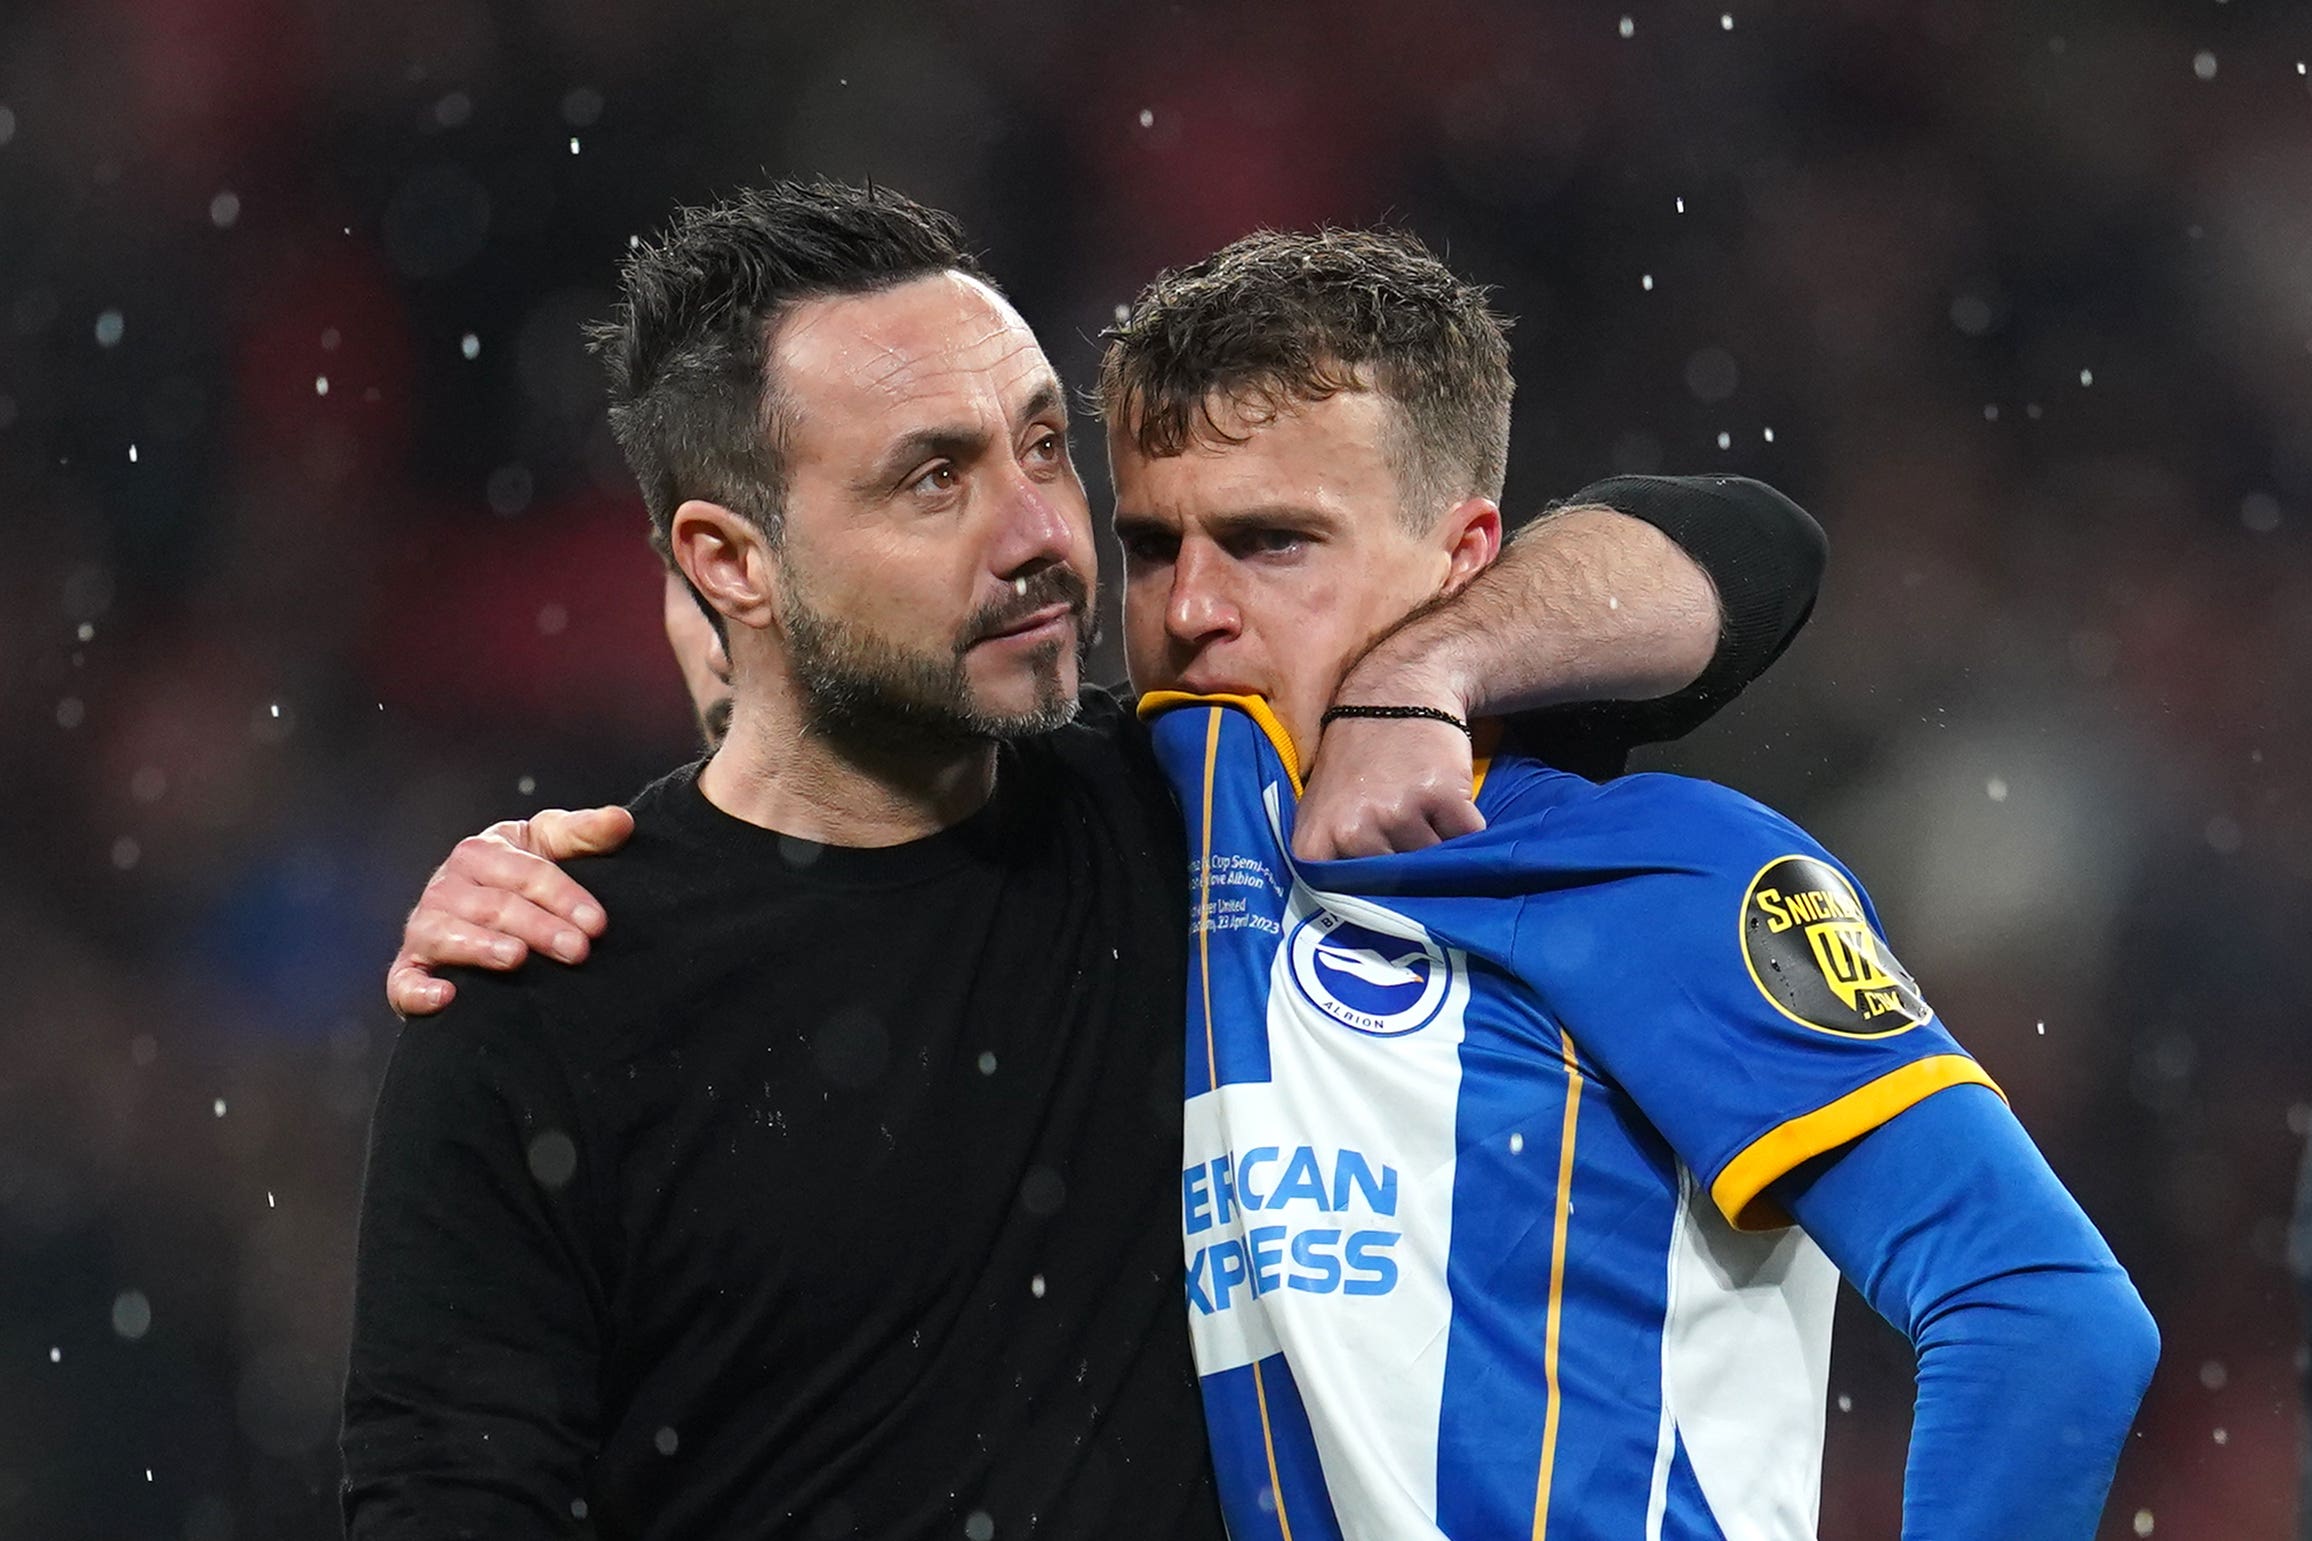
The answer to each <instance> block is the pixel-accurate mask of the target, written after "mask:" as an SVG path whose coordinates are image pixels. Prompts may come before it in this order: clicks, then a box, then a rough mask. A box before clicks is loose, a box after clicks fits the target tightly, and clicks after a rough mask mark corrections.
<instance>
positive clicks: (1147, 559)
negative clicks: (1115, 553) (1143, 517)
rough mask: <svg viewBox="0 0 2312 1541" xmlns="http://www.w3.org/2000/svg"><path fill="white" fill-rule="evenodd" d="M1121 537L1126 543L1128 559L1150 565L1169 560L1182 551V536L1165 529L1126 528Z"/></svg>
mask: <svg viewBox="0 0 2312 1541" xmlns="http://www.w3.org/2000/svg"><path fill="white" fill-rule="evenodd" d="M1119 538H1120V539H1121V540H1122V541H1123V543H1124V558H1125V560H1126V561H1129V562H1134V563H1138V564H1143V565H1148V564H1155V563H1162V562H1169V561H1171V560H1172V559H1173V558H1174V557H1175V556H1177V555H1178V554H1179V552H1180V537H1178V536H1177V535H1172V534H1169V533H1167V532H1165V531H1163V530H1125V531H1123V532H1122V533H1121V534H1120V536H1119Z"/></svg>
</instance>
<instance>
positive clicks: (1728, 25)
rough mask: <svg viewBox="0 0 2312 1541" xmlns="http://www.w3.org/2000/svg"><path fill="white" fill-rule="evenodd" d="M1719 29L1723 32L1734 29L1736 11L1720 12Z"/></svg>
mask: <svg viewBox="0 0 2312 1541" xmlns="http://www.w3.org/2000/svg"><path fill="white" fill-rule="evenodd" d="M1718 30H1719V31H1721V32H1731V31H1733V30H1734V13H1733V12H1732V11H1725V12H1721V13H1720V14H1719V17H1718Z"/></svg>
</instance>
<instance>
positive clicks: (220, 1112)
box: [209, 1097, 225, 1118]
mask: <svg viewBox="0 0 2312 1541" xmlns="http://www.w3.org/2000/svg"><path fill="white" fill-rule="evenodd" d="M209 1111H210V1112H212V1113H214V1114H216V1115H217V1116H218V1117H219V1118H223V1117H224V1116H225V1099H224V1098H222V1097H219V1098H218V1099H217V1100H216V1101H215V1102H212V1103H210V1104H209Z"/></svg>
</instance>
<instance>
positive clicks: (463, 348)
mask: <svg viewBox="0 0 2312 1541" xmlns="http://www.w3.org/2000/svg"><path fill="white" fill-rule="evenodd" d="M458 351H459V352H460V353H462V354H464V355H465V356H466V357H467V358H470V359H477V358H480V357H481V356H482V340H481V339H480V338H479V337H476V336H475V335H474V334H473V333H471V332H468V333H466V335H465V336H463V337H461V338H459V339H458Z"/></svg>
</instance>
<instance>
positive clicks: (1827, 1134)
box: [1710, 1054, 2007, 1231]
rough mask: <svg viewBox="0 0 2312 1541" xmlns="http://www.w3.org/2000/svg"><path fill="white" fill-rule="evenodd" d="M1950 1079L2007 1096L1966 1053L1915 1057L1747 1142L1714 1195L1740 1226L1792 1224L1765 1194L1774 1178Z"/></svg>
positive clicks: (1714, 1185) (1758, 1228) (1946, 1084)
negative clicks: (1835, 1099)
mask: <svg viewBox="0 0 2312 1541" xmlns="http://www.w3.org/2000/svg"><path fill="white" fill-rule="evenodd" d="M1952 1086H1987V1087H1989V1088H1990V1089H1991V1090H1992V1091H1994V1092H1999V1095H2000V1096H2001V1097H2002V1098H2004V1097H2005V1096H2006V1095H2007V1094H2006V1093H2005V1092H2001V1091H1999V1085H1998V1083H1997V1082H1995V1081H1993V1080H1992V1079H1991V1078H1990V1076H1988V1075H1986V1074H1985V1073H1984V1071H1983V1067H1982V1066H1981V1065H1978V1064H1976V1063H1975V1062H1974V1061H1973V1060H1971V1059H1969V1058H1968V1057H1967V1056H1966V1055H1964V1054H1938V1055H1935V1056H1934V1057H1933V1058H1931V1059H1915V1060H1912V1061H1911V1062H1910V1063H1909V1064H1907V1065H1904V1066H1901V1067H1900V1068H1898V1069H1895V1070H1890V1071H1888V1072H1887V1073H1886V1074H1885V1075H1882V1076H1880V1077H1879V1078H1878V1079H1877V1080H1875V1081H1871V1082H1868V1083H1866V1084H1865V1085H1862V1086H1858V1087H1856V1088H1855V1089H1854V1090H1853V1091H1851V1092H1848V1093H1847V1094H1846V1095H1845V1096H1843V1097H1841V1098H1839V1099H1838V1100H1837V1101H1836V1102H1833V1103H1829V1104H1827V1105H1826V1106H1823V1107H1819V1108H1816V1109H1815V1110H1814V1111H1813V1112H1811V1113H1806V1114H1802V1115H1800V1116H1799V1117H1797V1118H1794V1119H1791V1120H1790V1121H1789V1122H1788V1123H1784V1124H1778V1125H1776V1126H1775V1127H1774V1128H1772V1129H1769V1130H1767V1131H1766V1132H1765V1133H1764V1134H1762V1135H1760V1136H1759V1137H1758V1138H1757V1139H1755V1140H1752V1141H1751V1142H1750V1143H1749V1144H1748V1145H1747V1146H1745V1147H1744V1148H1743V1149H1742V1150H1741V1152H1740V1153H1739V1154H1737V1155H1736V1156H1735V1157H1734V1159H1733V1160H1731V1161H1729V1162H1727V1163H1726V1165H1725V1167H1724V1168H1723V1169H1722V1170H1720V1172H1719V1173H1718V1180H1717V1181H1716V1182H1714V1183H1712V1184H1711V1185H1710V1199H1711V1202H1713V1203H1715V1204H1716V1205H1717V1206H1718V1211H1719V1213H1721V1214H1723V1215H1724V1216H1725V1217H1726V1218H1727V1220H1728V1221H1730V1222H1731V1223H1732V1224H1733V1226H1734V1228H1735V1229H1736V1230H1738V1231H1771V1230H1776V1229H1779V1228H1780V1227H1782V1226H1786V1225H1788V1224H1790V1223H1791V1222H1790V1217H1789V1216H1788V1215H1786V1214H1784V1213H1783V1212H1782V1207H1781V1206H1780V1205H1778V1204H1776V1203H1775V1202H1774V1201H1773V1200H1772V1199H1770V1198H1768V1197H1766V1189H1767V1188H1768V1187H1769V1186H1770V1185H1771V1184H1773V1183H1774V1182H1775V1181H1776V1180H1777V1179H1779V1178H1781V1177H1783V1176H1784V1175H1786V1174H1788V1173H1790V1172H1792V1171H1794V1170H1796V1169H1797V1168H1798V1167H1799V1166H1801V1165H1802V1164H1804V1163H1805V1162H1808V1161H1811V1160H1813V1159H1814V1158H1815V1157H1816V1156H1819V1155H1821V1154H1822V1153H1823V1152H1825V1151H1831V1150H1836V1149H1838V1148H1839V1147H1840V1146H1841V1145H1844V1144H1846V1143H1847V1142H1848V1141H1849V1140H1855V1139H1859V1138H1861V1137H1862V1136H1863V1135H1866V1134H1868V1133H1870V1132H1871V1131H1872V1130H1873V1129H1876V1128H1877V1127H1878V1126H1879V1125H1881V1124H1883V1123H1885V1122H1886V1121H1887V1120H1888V1119H1890V1118H1893V1117H1894V1116H1895V1115H1896V1114H1897V1113H1900V1112H1902V1111H1903V1110H1904V1109H1905V1108H1908V1107H1911V1106H1914V1105H1915V1104H1917V1103H1920V1102H1924V1101H1925V1100H1926V1099H1927V1098H1929V1097H1931V1096H1933V1095H1934V1094H1935V1093H1937V1092H1939V1091H1942V1090H1944V1089H1945V1088H1946V1087H1952Z"/></svg>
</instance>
